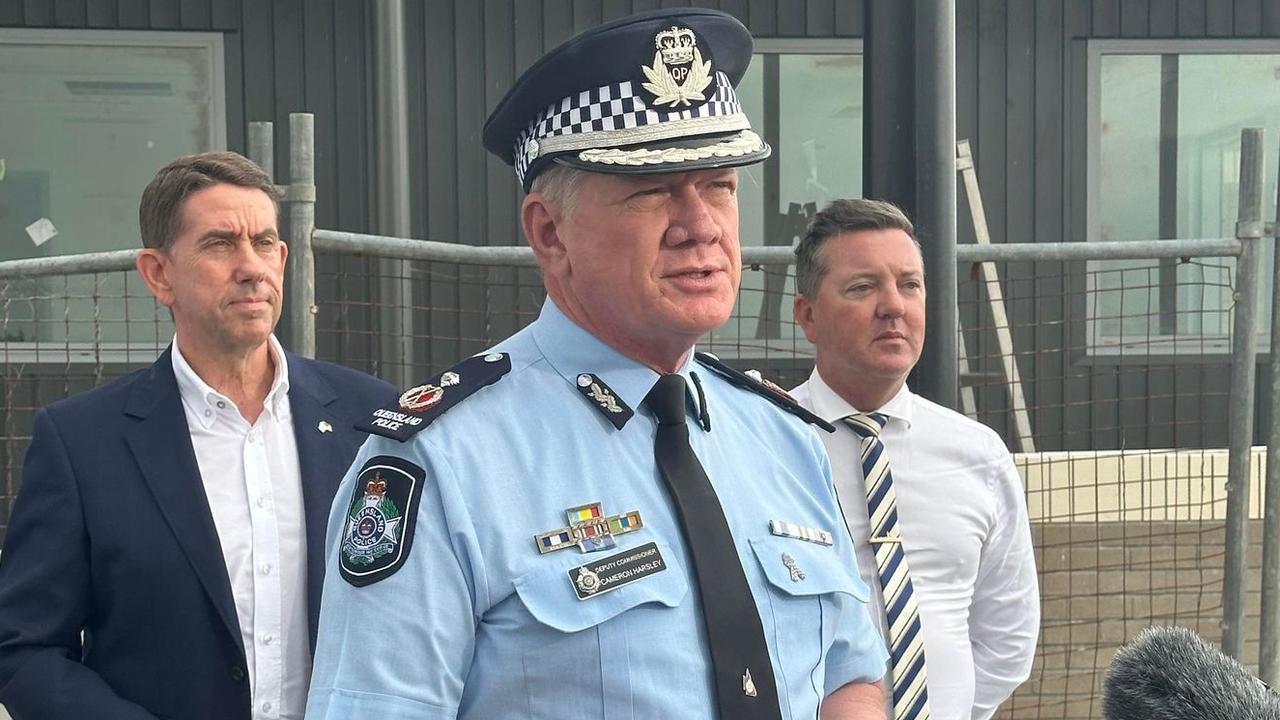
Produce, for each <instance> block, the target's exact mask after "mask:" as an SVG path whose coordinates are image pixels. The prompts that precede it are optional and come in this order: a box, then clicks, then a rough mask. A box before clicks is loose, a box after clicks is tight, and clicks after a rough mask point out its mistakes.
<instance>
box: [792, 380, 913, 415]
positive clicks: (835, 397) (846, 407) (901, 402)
mask: <svg viewBox="0 0 1280 720" xmlns="http://www.w3.org/2000/svg"><path fill="white" fill-rule="evenodd" d="M808 389H809V398H810V402H812V404H813V413H814V414H815V415H817V416H818V417H820V418H822V419H823V420H826V421H827V422H829V423H831V424H833V425H838V424H839V423H840V421H841V420H842V419H844V418H846V417H849V416H850V415H856V414H858V413H861V412H878V413H880V414H882V415H886V416H888V418H889V419H890V421H893V420H899V421H901V422H903V423H905V424H906V426H907V427H908V428H910V427H911V418H912V416H913V415H914V412H915V402H914V399H915V393H913V392H911V389H910V388H908V387H907V384H906V383H905V382H904V383H902V387H900V388H898V392H897V393H895V394H894V396H893V397H891V398H889V402H887V403H885V404H884V405H883V406H881V407H879V408H876V409H875V410H874V411H872V410H866V411H864V410H859V409H858V408H855V407H854V406H853V405H851V404H849V401H848V400H845V399H844V398H843V397H841V396H840V395H839V394H838V393H836V391H835V390H832V389H831V386H830V385H828V384H827V382H826V381H825V380H823V379H822V375H820V374H819V373H818V368H816V367H815V368H814V369H813V372H812V373H811V374H810V375H809V384H808Z"/></svg>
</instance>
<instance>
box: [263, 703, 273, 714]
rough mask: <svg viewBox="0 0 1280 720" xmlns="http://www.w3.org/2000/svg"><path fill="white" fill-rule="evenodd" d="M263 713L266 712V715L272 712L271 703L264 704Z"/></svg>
mask: <svg viewBox="0 0 1280 720" xmlns="http://www.w3.org/2000/svg"><path fill="white" fill-rule="evenodd" d="M262 712H266V713H269V712H271V703H269V702H264V703H262Z"/></svg>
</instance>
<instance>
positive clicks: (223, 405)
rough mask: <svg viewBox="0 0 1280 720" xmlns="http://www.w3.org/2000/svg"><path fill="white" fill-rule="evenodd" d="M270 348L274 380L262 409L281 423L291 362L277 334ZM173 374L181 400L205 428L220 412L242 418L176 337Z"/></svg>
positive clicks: (286, 403) (284, 409) (287, 397)
mask: <svg viewBox="0 0 1280 720" xmlns="http://www.w3.org/2000/svg"><path fill="white" fill-rule="evenodd" d="M267 348H268V352H270V353H271V360H272V363H273V364H274V365H275V378H274V379H273V380H272V381H271V389H270V390H268V391H267V397H266V399H265V400H264V401H263V409H264V410H265V411H266V412H269V413H271V415H272V417H274V418H275V419H276V420H281V419H283V418H284V415H285V413H286V410H287V408H288V399H289V363H288V362H287V361H286V360H285V355H284V347H283V346H281V345H280V341H279V340H277V339H276V336H275V335H274V334H272V335H270V336H268V338H267ZM173 375H174V378H175V379H176V380H177V381H178V393H179V395H181V397H182V401H183V402H184V403H186V404H187V405H189V406H190V407H191V408H192V409H194V410H195V416H196V419H197V421H198V422H199V423H200V425H201V426H202V427H204V428H205V429H208V428H210V427H211V426H212V425H213V423H214V421H215V420H217V418H218V415H219V414H220V413H225V412H232V413H235V414H236V416H237V417H239V416H240V411H239V409H238V408H237V407H236V404H235V403H234V402H232V400H231V398H229V397H227V396H226V395H223V394H222V393H220V392H218V391H217V390H214V389H213V388H212V387H211V386H210V385H209V384H208V383H206V382H205V381H204V379H203V378H201V377H200V376H199V375H197V374H196V371H195V370H194V369H192V367H191V364H190V363H188V362H187V358H186V357H184V356H183V354H182V349H181V348H180V347H179V346H178V336H177V335H174V337H173Z"/></svg>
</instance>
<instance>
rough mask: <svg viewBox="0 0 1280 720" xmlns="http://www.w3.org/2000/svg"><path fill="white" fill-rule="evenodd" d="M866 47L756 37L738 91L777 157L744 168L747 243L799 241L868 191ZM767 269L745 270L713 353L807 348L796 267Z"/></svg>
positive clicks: (849, 42) (743, 227)
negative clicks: (834, 203) (837, 203)
mask: <svg viewBox="0 0 1280 720" xmlns="http://www.w3.org/2000/svg"><path fill="white" fill-rule="evenodd" d="M861 53H862V42H861V41H860V40H767V39H766V40H758V41H757V42H756V54H755V56H754V58H753V59H752V61H751V66H750V67H749V68H748V69H747V74H746V75H745V76H744V77H743V79H742V82H741V83H739V85H738V89H737V92H738V97H739V99H740V100H741V102H742V104H743V107H744V109H745V110H746V113H747V116H748V117H750V118H751V125H752V127H753V128H754V129H755V130H756V132H758V133H760V135H761V137H763V138H764V139H765V140H766V141H767V142H768V143H769V144H770V145H772V146H773V155H772V157H770V158H769V160H767V161H766V162H764V163H761V164H760V165H755V166H751V167H747V168H740V169H739V175H738V177H739V196H738V205H739V217H740V222H739V234H740V236H741V240H742V245H743V246H744V247H749V246H760V245H782V246H791V245H793V244H794V241H795V240H796V238H798V237H799V235H801V234H803V233H804V229H805V226H806V225H807V223H808V221H809V218H810V217H812V215H813V213H814V212H816V211H817V210H819V209H821V208H822V207H823V206H824V205H826V204H827V203H828V202H830V201H831V200H834V199H836V198H842V197H859V196H860V195H861V194H862V118H863V112H862V78H863V68H862V54H861ZM769 270H770V271H769V272H744V273H743V279H742V292H741V294H740V296H739V300H738V307H737V309H736V311H735V315H734V318H733V319H732V320H731V321H730V322H729V323H728V324H726V325H725V326H724V327H722V328H720V329H718V330H716V331H715V332H713V333H712V335H711V337H710V338H709V341H710V342H709V345H710V347H711V349H713V350H714V351H715V352H718V353H721V354H727V355H734V354H738V355H744V354H750V355H752V356H755V355H764V354H765V351H767V350H768V349H769V348H780V349H786V350H787V351H789V352H790V351H792V350H793V349H794V348H795V347H796V345H797V343H799V344H801V345H804V343H805V341H804V334H803V333H801V332H799V331H798V330H797V329H796V328H795V327H794V325H793V323H792V322H791V301H790V296H791V292H792V287H791V280H790V279H789V273H786V272H784V271H783V270H782V269H781V268H778V267H774V268H770V269H769ZM805 347H807V345H806V346H805Z"/></svg>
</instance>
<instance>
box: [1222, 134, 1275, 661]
mask: <svg viewBox="0 0 1280 720" xmlns="http://www.w3.org/2000/svg"><path fill="white" fill-rule="evenodd" d="M1262 149H1263V133H1262V129H1261V128H1245V129H1244V130H1243V131H1241V133H1240V205H1239V208H1240V209H1239V213H1238V215H1237V217H1238V218H1239V220H1238V221H1237V222H1236V237H1237V238H1238V239H1239V240H1240V245H1241V248H1240V258H1239V260H1237V261H1236V292H1235V297H1234V298H1233V299H1234V303H1233V305H1232V317H1233V322H1232V328H1231V390H1230V394H1229V396H1228V399H1227V402H1228V405H1229V406H1230V408H1231V409H1230V412H1229V414H1228V417H1227V442H1228V460H1227V523H1226V525H1227V527H1226V533H1227V537H1226V558H1225V560H1224V562H1225V564H1226V567H1224V568H1223V577H1222V650H1223V652H1225V653H1226V654H1227V655H1230V656H1231V657H1233V658H1235V659H1236V660H1241V659H1243V657H1244V584H1245V575H1246V574H1247V572H1246V570H1247V567H1248V553H1247V552H1246V550H1247V549H1248V542H1249V527H1248V520H1249V461H1250V456H1251V455H1252V447H1253V401H1254V395H1253V393H1254V376H1255V373H1256V372H1257V350H1258V320H1257V306H1258V287H1257V286H1258V259H1259V255H1260V252H1259V248H1258V245H1259V242H1260V240H1261V238H1262V230H1263V228H1262V182H1263V171H1264V167H1265V166H1264V165H1263V161H1262Z"/></svg>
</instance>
